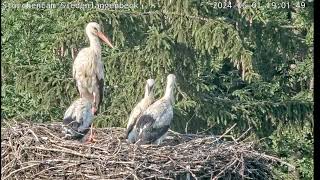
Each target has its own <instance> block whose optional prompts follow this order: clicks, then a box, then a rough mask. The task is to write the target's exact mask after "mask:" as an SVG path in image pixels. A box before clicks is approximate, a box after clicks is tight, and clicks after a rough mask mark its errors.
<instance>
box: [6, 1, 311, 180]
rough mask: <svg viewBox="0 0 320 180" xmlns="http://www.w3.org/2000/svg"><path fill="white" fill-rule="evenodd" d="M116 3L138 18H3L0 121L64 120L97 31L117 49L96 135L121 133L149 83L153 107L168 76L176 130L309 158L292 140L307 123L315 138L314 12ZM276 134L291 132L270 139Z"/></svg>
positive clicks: (27, 13) (13, 14)
mask: <svg viewBox="0 0 320 180" xmlns="http://www.w3.org/2000/svg"><path fill="white" fill-rule="evenodd" d="M14 2H15V3H26V2H25V1H22V0H16V1H14ZM14 2H11V1H4V2H2V4H7V5H8V4H9V3H14ZM29 2H36V1H29ZM52 2H56V3H59V2H60V1H52ZM69 2H75V1H69ZM103 2H104V1H102V0H97V1H95V3H103ZM120 2H122V3H136V5H137V8H135V9H117V10H113V9H91V10H88V9H84V10H82V9H76V8H73V9H61V8H56V9H12V8H6V9H2V10H1V15H2V16H1V21H2V23H1V29H2V31H1V33H2V37H1V42H2V53H1V56H2V61H1V68H2V69H1V70H2V74H1V78H2V79H1V80H2V94H1V98H2V102H3V104H2V106H1V109H2V114H1V117H2V118H4V119H18V120H25V119H31V120H32V121H38V122H45V121H60V120H61V118H62V117H63V113H64V111H65V110H66V108H67V107H68V106H69V105H70V103H71V102H72V101H73V100H75V99H76V98H78V94H77V92H76V88H75V84H74V82H73V79H72V74H71V68H72V62H73V60H72V50H73V49H79V48H82V47H85V46H88V40H87V37H86V36H85V33H84V27H85V25H86V24H87V23H88V22H90V21H96V22H99V23H100V24H101V25H102V26H103V29H104V31H105V33H106V34H107V35H108V36H109V37H111V40H112V42H113V44H114V45H115V46H116V49H115V50H110V49H108V48H107V47H106V46H105V45H103V46H102V47H103V52H102V60H103V62H104V64H105V68H106V69H105V80H106V82H105V87H106V88H105V95H104V97H105V99H104V100H105V101H104V102H103V106H102V108H101V113H100V114H99V115H98V116H97V117H96V119H95V123H96V124H97V126H99V127H105V126H125V124H126V122H127V118H128V115H129V113H130V111H131V109H132V108H133V107H134V105H135V104H136V103H137V101H139V100H140V99H141V97H142V96H143V86H144V83H145V81H146V79H148V78H155V79H156V97H157V98H159V97H161V96H162V95H163V89H164V86H165V78H166V76H167V75H168V74H169V73H175V74H176V76H177V89H176V92H175V98H176V99H175V106H174V110H175V111H174V112H175V115H174V120H173V125H172V128H173V129H175V130H178V131H188V132H197V131H203V130H204V129H208V128H210V130H211V132H212V133H222V132H223V131H224V130H225V129H226V127H230V125H232V124H234V123H237V132H243V131H244V130H246V129H247V128H248V127H253V129H254V130H255V133H256V134H257V135H258V136H259V137H266V136H269V135H271V136H270V138H271V139H274V142H273V144H272V145H271V144H269V145H270V147H271V149H273V150H274V151H275V152H280V151H281V152H282V151H284V152H287V154H290V152H289V151H290V148H288V149H284V150H282V149H281V148H282V147H285V146H288V147H291V145H294V144H295V143H298V144H300V146H301V147H304V148H306V149H308V148H309V149H310V148H311V144H310V143H309V142H308V143H307V142H305V141H302V140H301V137H302V136H299V138H298V137H295V138H294V136H295V135H298V134H299V133H300V132H303V131H304V130H303V128H302V127H304V125H305V124H306V123H309V124H310V125H311V127H310V128H311V129H313V117H312V112H313V59H314V58H313V34H314V32H313V26H314V25H313V3H309V2H305V5H306V6H305V8H297V7H295V6H294V7H292V8H291V9H273V8H270V7H269V8H267V7H266V4H267V3H268V2H269V3H270V2H271V1H264V2H261V7H260V8H253V7H247V8H242V9H236V8H232V9H216V8H215V7H214V3H212V1H209V0H204V1H196V0H190V1H181V0H179V1H153V0H150V1H147V2H145V1H134V0H132V1H117V3H120ZM232 2H233V3H234V1H232ZM241 2H242V1H241ZM243 2H246V3H251V2H254V1H253V0H250V1H249V0H248V1H243ZM277 2H282V1H280V0H277ZM290 2H291V3H292V4H296V3H298V2H301V1H298V0H292V1H290ZM280 125H290V126H295V127H298V128H297V132H295V133H289V134H286V135H284V136H277V137H276V136H274V132H275V131H276V132H278V131H280V130H279V127H280ZM283 138H284V139H287V141H288V143H289V145H281V144H280V143H281V142H282V140H283ZM280 147H281V148H280ZM279 155H280V156H282V154H281V153H279ZM312 157H313V155H306V156H304V159H303V158H301V159H299V161H301V162H299V163H298V164H299V166H300V173H301V177H302V178H307V179H308V178H309V177H311V174H312V173H313V171H308V170H307V169H308V168H309V166H311V158H312ZM302 161H303V162H302ZM280 171H281V172H282V170H281V169H280Z"/></svg>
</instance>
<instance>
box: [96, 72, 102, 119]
mask: <svg viewBox="0 0 320 180" xmlns="http://www.w3.org/2000/svg"><path fill="white" fill-rule="evenodd" d="M97 82H98V90H99V104H98V108H97V111H96V113H95V115H97V114H98V111H99V109H100V105H101V103H102V100H103V87H104V81H103V78H102V79H99V78H98V76H97Z"/></svg>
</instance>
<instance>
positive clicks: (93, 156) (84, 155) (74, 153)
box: [24, 147, 101, 159]
mask: <svg viewBox="0 0 320 180" xmlns="http://www.w3.org/2000/svg"><path fill="white" fill-rule="evenodd" d="M24 149H39V150H44V151H52V152H63V153H68V154H73V155H76V156H81V157H86V158H96V159H100V158H101V157H100V156H96V155H93V154H90V155H86V154H81V153H77V152H75V151H72V150H70V151H69V150H68V151H64V150H60V149H49V148H42V147H26V148H24Z"/></svg>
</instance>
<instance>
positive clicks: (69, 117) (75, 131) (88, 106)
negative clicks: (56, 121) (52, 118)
mask: <svg viewBox="0 0 320 180" xmlns="http://www.w3.org/2000/svg"><path fill="white" fill-rule="evenodd" d="M92 106H93V103H92V99H87V98H79V99H77V100H75V101H74V102H73V103H72V104H71V105H70V107H69V108H68V109H67V110H66V112H65V114H64V117H63V129H64V133H65V137H71V138H73V139H81V141H82V142H83V141H85V140H86V141H87V142H90V141H92V140H93V135H92V128H90V126H91V125H92V120H93V112H92ZM89 128H90V129H91V131H90V136H89V137H88V138H87V139H85V138H84V137H85V135H86V134H87V133H88V131H89Z"/></svg>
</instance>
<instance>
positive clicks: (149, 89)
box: [126, 79, 154, 143]
mask: <svg viewBox="0 0 320 180" xmlns="http://www.w3.org/2000/svg"><path fill="white" fill-rule="evenodd" d="M153 89H154V80H153V79H148V80H147V83H146V86H145V93H144V98H143V99H142V100H141V101H140V102H139V103H138V104H137V105H136V106H135V107H134V109H133V110H132V111H131V114H130V116H129V121H128V124H127V131H126V139H128V142H129V143H135V141H136V138H137V135H138V133H137V131H136V128H134V126H135V125H136V122H137V119H138V118H139V117H140V116H141V115H142V113H143V112H144V111H145V110H146V109H147V108H148V107H149V106H150V105H151V104H152V103H153V102H154V93H153Z"/></svg>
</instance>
